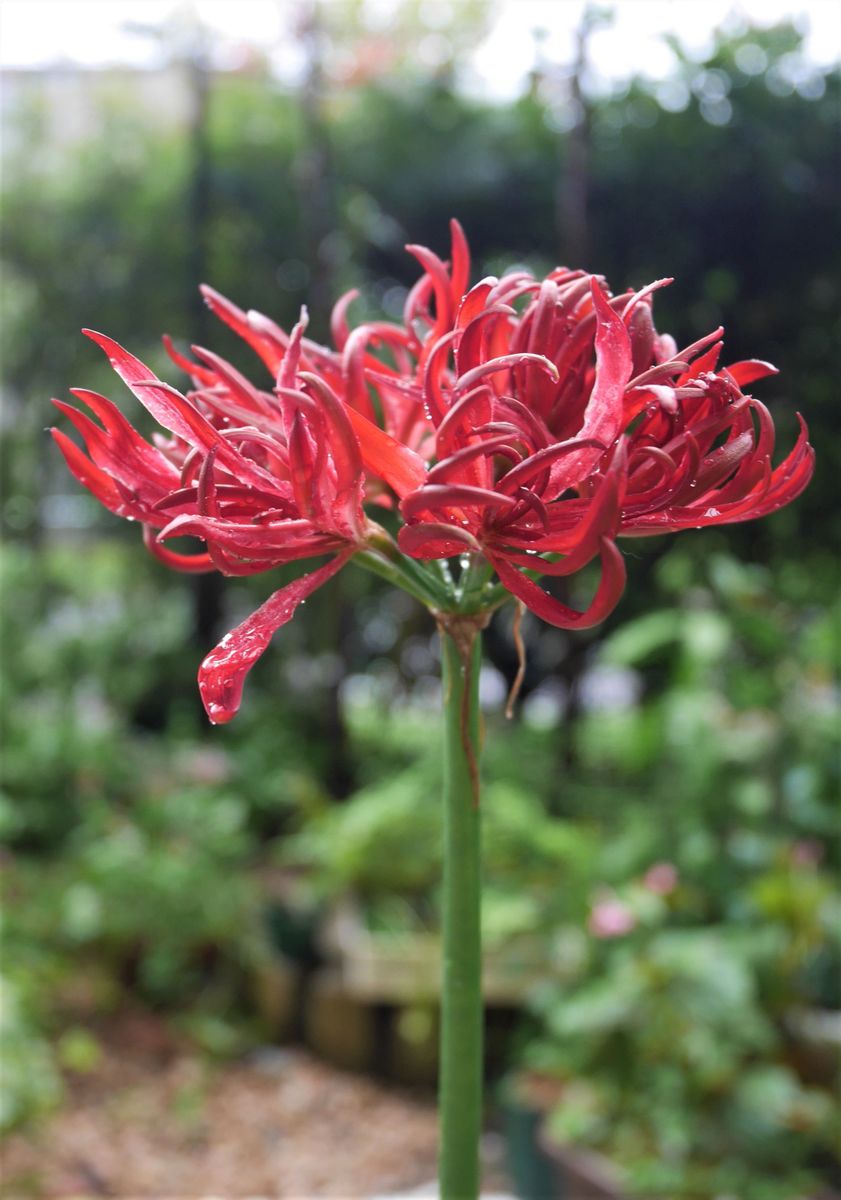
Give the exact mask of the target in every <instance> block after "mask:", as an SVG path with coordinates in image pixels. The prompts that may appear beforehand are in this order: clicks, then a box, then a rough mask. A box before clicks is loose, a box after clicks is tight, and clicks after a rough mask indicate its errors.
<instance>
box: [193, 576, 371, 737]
mask: <svg viewBox="0 0 841 1200" xmlns="http://www.w3.org/2000/svg"><path fill="white" fill-rule="evenodd" d="M349 557H350V554H349V553H345V554H340V555H338V556H337V557H336V558H334V559H332V560H331V561H330V562H329V563H327V565H326V566H323V567H320V568H319V569H318V570H317V571H313V572H312V574H310V575H304V576H302V577H301V578H300V579H296V580H295V582H294V583H290V584H287V586H286V587H283V588H281V589H280V590H279V591H277V592H275V593H274V595H273V596H270V597H269V599H268V600H267V601H266V602H265V603H264V604H261V605H260V607H259V608H258V609H257V611H256V612H253V613H252V614H251V616H250V617H246V619H245V620H244V621H243V622H242V623H241V624H240V625H237V627H236V629H233V630H231V632H230V633H228V634H226V635H225V637H223V638H222V641H221V642H220V643H219V645H218V646H217V647H216V649H215V650H211V652H210V654H208V656H207V658H205V660H204V662H203V663H202V665H201V666H200V667H199V677H198V678H199V692H200V694H201V698H202V703H203V704H204V707H205V710H206V712H207V715H208V717H209V718H210V720H211V721H212V722H213V724H214V725H222V724H224V723H225V722H226V721H230V720H231V718H232V717H234V716H236V714H237V712H238V710H239V706H240V701H241V700H242V689H243V686H244V684H245V679H246V676H247V675H248V672H249V671H250V670H251V668H252V667H253V666H254V664H255V663H256V662H257V660H258V659H259V658H260V657H261V655H262V654H263V652H264V651H265V650H266V648H267V647H268V645H269V642H270V641H271V640H272V636H273V634H274V633H275V632H276V631H277V630H278V629H280V627H281V626H282V625H285V624H286V622H287V621H289V620H290V619H291V618H292V616H294V613H295V609H296V608H297V607H298V605H299V604H301V603H302V601H304V600H305V599H306V598H307V596H311V595H312V593H313V592H314V591H316V589H317V588H320V587H321V585H322V584H323V583H326V582H327V580H328V579H330V578H331V576H333V575H335V574H336V572H337V571H339V570H341V568H342V567H343V566H344V565H345V563H346V562H347V560H348V558H349Z"/></svg>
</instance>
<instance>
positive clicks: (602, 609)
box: [488, 538, 625, 629]
mask: <svg viewBox="0 0 841 1200" xmlns="http://www.w3.org/2000/svg"><path fill="white" fill-rule="evenodd" d="M600 553H601V560H602V577H601V580H600V582H599V586H598V588H597V590H596V594H595V596H594V597H593V599H592V601H591V602H590V604H589V606H588V607H587V608H586V609H585V610H584V612H578V611H577V610H576V609H574V608H570V607H569V606H568V605H566V604H561V602H560V600H556V599H555V597H554V596H550V595H549V593H548V592H545V591H544V590H543V588H542V587H540V585H539V584H537V583H535V582H534V580H532V579H529V578H528V576H527V575H522V574H521V573H520V572H519V571H518V570H517V569H516V568H515V567H512V566H509V564H508V563H507V562H506V561H505V560H504V559H503V558H501V557H499V556H498V555H495V554H494V555H491V554H488V558H489V560H490V561H491V562H492V563H493V565H494V567H495V568H496V573H497V575H498V576H499V579H500V582H501V583H502V584H504V586H505V587H507V588H508V591H509V592H511V594H512V595H513V596H516V597H517V599H518V600H522V602H523V604H525V606H526V608H530V609H531V611H532V612H533V613H536V614H537V616H539V617H541V618H542V620H544V621H546V622H547V623H548V624H549V625H555V626H557V627H558V628H559V629H590V628H591V627H592V626H593V625H598V624H599V623H600V622H601V621H603V620H604V619H605V617H607V616H609V615H610V613H611V612H613V610H614V608H615V607H616V605H617V604H618V603H619V599H620V597H621V595H622V592H623V590H624V587H625V561H624V559H623V558H622V553H621V551H620V550H619V549H618V548H617V546H616V543H615V542H612V541H610V539H609V538H602V542H601V550H600Z"/></svg>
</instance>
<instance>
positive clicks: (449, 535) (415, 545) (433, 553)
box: [397, 521, 482, 558]
mask: <svg viewBox="0 0 841 1200" xmlns="http://www.w3.org/2000/svg"><path fill="white" fill-rule="evenodd" d="M397 541H398V542H399V544H400V549H401V550H402V551H403V553H404V554H408V555H410V557H412V558H452V557H453V556H454V555H456V554H464V553H466V552H467V553H471V552H476V553H481V550H482V547H481V546H480V544H479V543H478V542H477V540H476V538H475V537H474V536H473V534H472V533H469V532H468V531H467V530H466V529H462V528H461V526H459V525H446V524H444V523H443V522H441V521H419V522H418V524H417V525H404V526H403V528H402V529H401V530H400V532H399V533H398V535H397Z"/></svg>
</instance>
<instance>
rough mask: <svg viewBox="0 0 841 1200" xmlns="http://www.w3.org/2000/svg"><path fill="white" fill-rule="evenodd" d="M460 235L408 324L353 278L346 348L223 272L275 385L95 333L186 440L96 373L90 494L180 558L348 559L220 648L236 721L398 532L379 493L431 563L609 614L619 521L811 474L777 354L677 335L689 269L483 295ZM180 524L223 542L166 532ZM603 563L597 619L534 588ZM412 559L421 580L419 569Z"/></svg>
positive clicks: (217, 664) (82, 420)
mask: <svg viewBox="0 0 841 1200" xmlns="http://www.w3.org/2000/svg"><path fill="white" fill-rule="evenodd" d="M451 231H452V251H451V261H450V264H449V265H448V264H446V263H444V262H443V261H442V260H441V259H439V258H438V257H437V256H436V255H435V254H433V253H432V252H431V251H430V250H427V249H425V248H424V247H421V246H410V247H408V249H409V250H410V252H411V253H412V254H413V255H414V256H415V258H416V259H417V260H418V261H419V263H420V265H421V266H422V267H423V273H422V275H421V277H420V279H419V280H418V282H417V283H416V284H415V286H414V287H413V288H412V290H411V292H410V293H409V295H408V297H407V301H406V305H405V310H404V317H403V323H402V324H399V325H397V324H391V323H388V322H383V321H374V322H369V323H366V324H363V325H361V326H359V327H357V328H356V329H353V330H351V329H350V327H349V325H348V322H347V312H348V308H349V305H350V304H351V303H352V301H353V300H354V298H355V297H356V295H357V293H355V292H349V293H348V294H347V295H346V296H344V297H342V298H341V300H340V301H339V302H338V304H337V305H336V307H335V309H334V312H333V319H332V332H333V339H334V342H335V349H332V350H331V349H328V348H326V347H324V346H320V345H319V344H318V343H316V342H313V341H312V340H310V339H308V338H307V337H306V314H304V315H303V316H302V319H301V320H300V321H299V323H298V324H297V325H296V326H295V327H294V329H293V330H292V332H291V333H289V334H287V333H285V332H284V331H283V330H282V329H280V328H279V327H278V326H277V325H275V324H274V322H272V321H271V320H269V318H268V317H265V316H263V315H262V314H260V313H255V312H244V311H243V310H242V309H240V308H238V307H237V306H236V305H235V304H232V303H231V302H230V301H229V300H226V299H225V298H224V297H222V296H220V295H219V294H218V293H217V292H215V291H213V290H212V289H211V288H204V289H203V291H204V295H205V300H206V301H207V303H208V305H209V307H210V308H211V309H212V311H213V312H214V313H215V314H216V315H217V316H218V317H219V318H220V319H221V320H222V321H224V322H225V323H226V324H227V325H229V326H230V327H231V328H232V329H233V330H235V331H236V332H237V333H238V334H239V335H240V337H242V338H243V339H244V340H245V341H246V342H247V343H248V344H249V346H251V348H252V349H253V350H254V351H255V352H256V354H257V355H258V356H259V358H260V359H261V360H262V363H263V365H264V368H265V369H266V371H267V374H268V378H269V379H270V380H271V383H272V387H271V390H265V389H261V388H258V387H255V386H254V385H253V384H252V383H251V382H249V380H247V379H246V378H245V377H244V376H242V375H241V374H240V373H239V372H238V371H237V370H236V369H235V368H234V367H232V366H231V365H230V364H229V363H226V362H225V361H224V360H223V359H221V358H219V357H217V356H216V355H215V354H213V353H211V352H210V351H209V350H203V349H201V348H199V347H194V348H193V349H194V354H195V358H193V359H190V358H187V357H185V356H183V355H181V354H180V353H179V352H178V351H176V350H175V348H174V347H173V346H172V344H171V342H169V340H168V339H165V343H166V345H167V349H168V351H169V353H170V355H171V357H172V358H173V360H174V361H175V363H176V364H177V365H178V366H180V367H181V368H183V369H184V370H185V371H186V372H187V374H188V375H189V376H190V377H191V379H192V381H193V390H192V391H190V392H188V393H187V395H182V394H181V393H180V392H178V391H176V390H175V389H174V388H172V387H170V386H169V385H168V384H166V383H163V382H162V381H161V380H159V379H157V378H156V377H155V376H154V375H153V374H152V372H151V371H150V370H149V368H148V367H146V366H144V364H143V363H142V362H140V361H139V360H138V359H136V358H134V357H133V356H132V355H130V354H129V353H127V351H125V350H123V349H122V348H121V347H120V346H118V345H117V343H116V342H113V341H112V340H111V339H110V338H107V337H105V336H104V335H102V334H98V333H91V332H90V331H87V332H88V336H89V337H91V338H92V339H93V340H94V341H95V342H97V344H98V345H99V346H101V348H102V349H103V350H104V351H105V352H106V354H107V355H108V357H109V359H110V361H111V364H112V366H113V367H114V368H115V370H116V371H117V373H118V374H119V375H120V376H121V378H122V379H123V380H124V381H125V383H126V384H128V386H129V388H130V389H131V391H132V392H133V393H134V395H135V396H136V397H137V398H138V399H139V400H140V401H141V403H142V404H143V405H144V407H145V408H146V409H148V411H149V412H150V413H151V415H152V416H153V417H154V418H155V420H156V421H158V423H159V424H160V425H161V426H163V428H164V429H165V430H166V431H167V435H166V436H163V435H160V434H159V435H157V436H156V438H155V439H154V442H153V443H149V442H147V441H145V440H144V439H143V438H142V437H141V436H140V435H139V434H138V433H137V432H136V431H135V430H134V429H133V428H132V426H131V425H130V424H129V422H128V421H127V420H126V418H125V417H124V416H123V415H122V414H121V413H120V411H119V410H118V409H117V408H116V407H115V405H113V404H112V403H111V401H109V400H106V399H105V397H103V396H100V395H98V394H97V393H95V392H90V391H87V390H85V389H76V390H75V391H74V393H73V394H74V395H75V396H76V397H77V399H79V400H81V401H82V402H83V404H85V405H86V406H87V407H88V408H89V409H90V411H91V412H92V413H93V416H94V417H95V418H97V419H98V421H99V423H97V421H96V420H93V419H92V418H91V417H90V416H88V415H87V413H85V412H83V411H81V410H79V409H76V408H74V407H72V406H71V405H68V404H65V403H63V402H62V401H58V400H57V401H55V403H56V405H57V406H58V408H59V409H60V410H61V411H62V412H63V413H64V414H65V415H66V416H67V417H68V418H69V420H70V421H71V422H72V424H73V425H74V426H75V428H76V429H77V431H78V432H79V433H80V434H81V435H82V438H83V440H84V443H85V447H86V451H87V453H85V452H83V451H82V450H81V449H80V448H79V447H78V446H77V445H76V444H75V443H74V442H72V441H71V440H70V439H69V438H68V437H67V436H66V435H65V434H64V433H62V432H61V431H60V430H53V431H52V432H53V436H54V437H55V439H56V441H57V442H58V444H59V447H60V448H61V450H62V452H63V454H64V456H65V459H66V461H67V464H68V466H69V468H70V470H71V471H72V473H73V474H74V475H75V476H76V478H77V479H78V480H79V481H80V482H81V483H82V484H83V485H84V486H85V487H87V488H88V489H89V490H90V491H91V492H92V493H93V494H94V495H95V496H96V497H97V498H98V499H99V500H100V501H101V502H102V503H103V504H104V505H105V506H106V507H107V508H109V509H110V510H111V511H112V512H115V513H117V514H118V515H120V516H125V517H128V518H130V519H134V520H138V521H141V522H142V523H143V528H144V539H145V541H146V544H147V546H148V547H149V549H150V550H151V551H152V553H153V554H155V555H156V556H157V557H158V558H160V559H161V560H162V561H163V562H165V563H166V564H167V565H168V566H171V567H174V568H176V569H178V570H183V571H208V570H214V569H217V570H219V571H221V572H223V573H224V574H226V575H249V574H253V573H255V572H259V571H266V570H270V569H271V568H273V567H276V566H279V565H281V564H283V563H288V562H293V561H296V560H297V559H305V558H312V557H315V556H318V555H324V554H329V555H331V556H332V557H331V559H330V561H329V562H328V563H327V565H325V566H322V567H320V568H319V569H317V570H315V571H313V572H312V573H310V574H308V575H305V576H303V577H302V578H301V579H299V580H297V581H296V582H294V583H292V584H289V585H288V586H287V587H284V588H281V589H280V591H278V592H276V593H275V594H274V595H273V596H272V597H271V598H270V599H269V600H268V601H266V603H265V604H264V605H262V607H261V608H259V609H258V610H257V611H256V612H255V613H254V614H252V616H251V617H249V618H248V619H247V620H246V621H244V622H243V623H242V624H241V625H240V626H239V627H238V628H237V629H235V630H233V631H232V633H230V634H228V635H227V637H226V638H224V639H223V641H222V642H221V643H220V645H219V646H218V647H217V648H216V649H215V650H214V651H212V652H211V654H209V655H208V657H207V658H206V659H205V661H204V662H203V663H202V666H201V668H200V671H199V686H200V689H201V694H202V698H203V700H204V703H205V707H206V708H207V711H208V714H209V715H210V717H211V720H214V721H217V722H221V721H227V720H229V719H230V718H231V717H232V716H233V715H234V713H235V712H236V710H237V708H238V706H239V702H240V697H241V693H242V687H243V682H244V680H245V677H246V675H247V673H248V671H249V670H250V668H251V666H252V665H253V664H254V662H255V661H256V660H257V659H258V658H259V657H260V655H261V654H262V653H263V651H264V650H265V648H266V646H267V645H268V643H269V641H270V639H271V636H272V634H273V633H274V632H275V630H276V629H278V628H279V627H280V626H281V625H283V624H284V623H285V622H286V621H288V620H289V619H290V617H291V616H292V614H293V613H294V611H295V609H296V607H297V605H298V604H300V603H301V602H302V601H303V600H304V599H305V598H306V596H308V595H309V594H310V593H311V592H313V591H314V590H315V589H316V588H317V587H319V586H320V585H321V584H322V583H323V582H325V581H326V580H327V579H328V578H329V577H330V576H331V575H333V574H335V572H336V571H338V570H339V569H340V567H341V566H342V565H343V564H344V563H345V562H346V561H347V560H348V559H349V558H350V557H351V556H352V555H353V554H355V553H356V552H357V551H359V550H361V549H364V548H366V547H368V546H369V545H378V544H379V543H378V539H380V538H382V537H383V536H385V535H384V531H383V530H381V529H380V528H379V526H376V525H374V524H373V523H372V522H370V521H369V520H367V518H366V516H365V513H364V509H363V505H364V503H366V502H367V503H370V504H373V505H378V506H385V507H391V508H394V507H395V506H398V505H399V508H400V513H401V515H402V517H403V519H404V522H405V524H404V525H403V527H402V528H401V530H400V533H399V543H400V547H401V548H402V550H403V551H404V552H405V554H406V555H408V556H410V557H411V558H415V559H430V558H448V557H450V556H453V555H464V554H468V555H472V556H474V560H476V561H479V560H481V559H484V560H486V561H487V563H488V564H489V567H490V568H493V570H495V571H496V573H497V575H498V577H499V580H500V582H501V584H502V585H503V587H504V588H505V589H507V591H508V592H510V593H511V594H513V595H514V596H516V597H518V598H519V599H520V600H521V601H522V602H523V603H524V604H525V605H527V606H528V607H529V608H531V609H532V610H533V611H534V612H536V613H537V614H538V615H540V616H541V617H543V618H544V619H545V620H546V621H549V622H550V623H552V624H554V625H559V626H562V627H571V626H576V627H578V628H586V627H587V626H590V625H594V624H596V623H597V622H599V621H601V620H603V619H604V617H605V616H607V615H608V613H609V612H610V611H611V610H612V609H613V607H614V606H615V605H616V603H617V602H618V600H619V597H620V595H621V593H622V590H623V588H624V583H625V571H624V565H623V559H622V556H621V554H620V552H619V550H618V549H617V547H616V538H617V537H618V536H620V535H624V536H632V537H636V536H643V535H646V534H653V533H662V532H666V531H669V530H678V529H684V528H688V527H690V526H696V527H700V526H703V525H709V524H720V523H727V522H732V521H741V520H747V519H749V518H753V517H759V516H763V515H765V514H766V513H769V512H772V511H774V509H776V508H779V507H781V506H782V505H783V504H786V503H788V502H789V501H790V500H793V499H794V498H795V497H796V496H797V495H799V493H800V492H801V491H802V490H803V488H804V487H805V486H806V484H807V483H808V481H809V479H810V477H811V473H812V469H813V458H814V456H813V452H812V449H811V447H810V446H809V444H808V442H807V440H806V438H807V434H806V428H805V426H804V425H803V423H802V422H801V432H800V436H799V437H798V439H797V442H796V444H795V446H794V448H793V450H792V451H791V452H790V453H789V455H788V457H787V458H786V459H785V460H784V461H783V462H782V463H781V464H780V465H779V466H778V467H777V468H776V469H772V467H771V454H772V451H773V442H774V429H773V423H772V421H771V417H770V415H769V413H768V411H767V409H766V408H765V407H764V406H763V405H762V404H761V403H760V402H759V401H758V400H755V399H754V398H753V397H752V396H749V395H744V394H743V393H742V391H741V388H742V387H745V386H748V385H749V384H751V383H752V382H754V381H755V380H757V379H760V378H762V377H763V376H764V375H768V374H772V373H774V368H773V367H771V366H769V365H768V364H767V363H762V362H757V361H748V362H742V363H737V364H735V365H734V366H731V367H729V368H727V369H717V364H718V357H719V354H720V351H721V342H720V340H719V336H720V334H721V330H716V331H715V332H714V333H712V334H710V335H709V336H707V337H706V338H702V339H701V340H700V341H699V342H696V343H695V344H693V345H692V346H689V347H687V348H686V349H685V350H682V351H680V352H678V351H677V349H676V346H675V343H674V342H673V341H672V339H671V338H669V337H665V336H660V335H658V334H657V332H656V330H655V328H654V323H653V320H652V315H651V307H652V295H653V292H654V291H655V290H656V289H657V288H659V287H661V286H663V285H664V284H666V283H669V282H670V281H669V280H659V281H658V282H657V283H654V284H651V285H649V287H647V288H644V289H643V290H642V291H640V292H637V293H628V294H625V295H621V296H612V295H611V293H610V292H609V291H608V289H607V287H606V285H605V283H604V281H603V280H602V279H601V278H600V277H598V276H592V275H588V274H586V273H585V272H583V271H569V270H566V269H565V268H558V269H557V270H555V271H553V272H551V273H550V275H549V276H548V277H547V278H546V279H544V280H542V281H538V280H536V279H534V278H533V277H532V276H531V275H528V274H526V273H522V272H521V273H517V274H512V275H508V276H505V277H504V278H503V279H501V280H496V279H485V280H482V281H481V282H480V283H478V284H476V285H475V286H474V287H473V288H472V289H470V290H467V289H468V277H469V272H470V256H469V251H468V247H467V242H466V239H465V237H464V234H463V232H462V230H461V227H460V226H459V225H458V223H457V222H453V223H452V225H451ZM181 535H190V536H194V537H197V538H199V539H201V540H202V541H203V542H204V543H205V546H206V550H205V551H203V552H202V553H199V554H195V555H186V554H183V553H180V552H178V551H175V550H173V549H172V548H171V547H169V546H168V545H166V543H167V542H168V540H169V539H170V538H172V537H176V536H181ZM398 557H399V556H398ZM596 557H598V558H599V559H600V562H601V581H600V583H599V586H598V588H597V590H596V593H595V596H594V597H593V600H592V601H591V603H590V605H589V606H588V607H587V608H586V610H585V611H584V612H578V611H576V610H574V609H572V608H569V607H567V606H566V605H564V604H561V603H560V602H559V601H558V600H556V599H555V598H553V597H552V596H550V595H549V594H548V593H547V592H545V591H544V590H543V588H542V587H540V586H539V584H538V583H537V582H536V581H535V578H534V577H535V576H536V575H538V576H539V575H550V576H563V575H571V574H574V573H575V572H577V571H579V570H580V569H581V568H582V567H584V566H586V565H587V564H588V563H589V562H590V561H591V560H593V559H595V558H596ZM402 563H403V565H402V566H400V565H399V564H398V567H397V568H396V570H397V574H398V575H401V573H402V582H403V583H404V585H406V586H408V583H407V580H408V577H409V570H408V567H409V566H411V565H412V564H407V560H405V559H403V560H402ZM413 569H414V571H415V572H417V571H423V568H421V567H419V566H418V565H417V564H415V565H414V567H413ZM415 579H417V577H415ZM420 586H421V591H420V593H419V594H421V595H426V596H428V589H426V588H425V587H424V585H420ZM409 590H412V589H411V587H410V589H409ZM416 594H418V593H416ZM428 602H429V601H428ZM494 603H499V600H498V598H497V599H496V600H495V601H494Z"/></svg>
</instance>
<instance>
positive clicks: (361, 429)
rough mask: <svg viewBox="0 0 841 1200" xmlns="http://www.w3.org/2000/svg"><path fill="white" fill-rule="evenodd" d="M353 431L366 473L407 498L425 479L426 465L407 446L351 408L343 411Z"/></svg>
mask: <svg viewBox="0 0 841 1200" xmlns="http://www.w3.org/2000/svg"><path fill="white" fill-rule="evenodd" d="M345 412H346V413H347V417H348V420H349V421H350V424H351V426H352V427H353V432H354V433H355V434H356V437H357V439H358V441H359V449H360V451H361V454H362V463H363V465H364V467H365V470H366V471H367V472H368V473H369V474H370V475H373V476H376V477H378V478H379V479H384V480H385V482H386V483H387V484H388V485H389V487H392V488H394V490H395V492H396V493H397V495H398V496H400V497H401V499H402V497H403V496H407V495H408V494H409V492H413V491H415V489H416V488H419V487H420V486H421V485H422V484H423V482H424V480H425V479H426V463H425V462H424V461H423V459H422V458H421V456H420V455H419V454H416V453H415V451H414V450H412V449H410V447H409V446H404V445H403V443H402V442H398V441H397V439H396V438H393V437H392V436H391V435H390V434H388V433H386V432H385V430H383V429H380V427H379V425H375V424H374V423H373V421H369V420H368V418H367V417H364V416H363V415H362V413H360V412H357V411H356V409H354V408H345Z"/></svg>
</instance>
